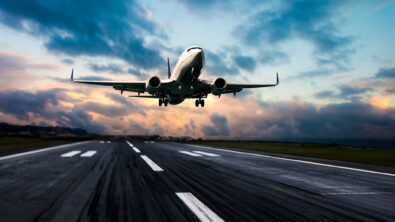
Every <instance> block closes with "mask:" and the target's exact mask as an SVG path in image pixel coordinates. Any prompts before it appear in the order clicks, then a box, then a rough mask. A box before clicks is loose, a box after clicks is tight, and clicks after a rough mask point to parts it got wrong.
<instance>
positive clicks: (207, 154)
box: [193, 151, 220, 157]
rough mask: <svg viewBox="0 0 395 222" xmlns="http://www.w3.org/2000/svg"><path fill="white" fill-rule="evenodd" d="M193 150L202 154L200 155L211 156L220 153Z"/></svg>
mask: <svg viewBox="0 0 395 222" xmlns="http://www.w3.org/2000/svg"><path fill="white" fill-rule="evenodd" d="M193 152H194V153H198V154H202V155H205V156H212V157H215V156H220V155H218V154H214V153H207V152H203V151H193Z"/></svg>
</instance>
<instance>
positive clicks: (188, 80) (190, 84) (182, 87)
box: [169, 46, 204, 104]
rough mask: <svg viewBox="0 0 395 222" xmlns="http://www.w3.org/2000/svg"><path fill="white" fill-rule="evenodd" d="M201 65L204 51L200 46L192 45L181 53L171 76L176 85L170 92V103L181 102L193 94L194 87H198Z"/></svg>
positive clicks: (202, 64)
mask: <svg viewBox="0 0 395 222" xmlns="http://www.w3.org/2000/svg"><path fill="white" fill-rule="evenodd" d="M203 66H204V51H203V49H202V48H200V47H198V46H192V47H189V48H188V49H186V50H185V51H184V52H183V53H182V54H181V56H180V58H179V59H178V62H177V64H176V66H175V68H174V70H173V73H172V76H171V80H173V81H174V82H176V84H177V87H175V88H174V89H172V90H171V92H170V97H169V103H170V104H178V103H181V102H182V101H183V100H184V99H185V98H187V97H190V96H192V95H194V89H195V88H196V87H198V85H197V84H198V83H197V80H198V78H199V76H200V73H201V70H202V69H203Z"/></svg>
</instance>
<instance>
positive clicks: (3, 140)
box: [0, 136, 89, 156]
mask: <svg viewBox="0 0 395 222" xmlns="http://www.w3.org/2000/svg"><path fill="white" fill-rule="evenodd" d="M88 139H89V138H85V137H59V138H56V137H55V138H41V137H30V136H29V137H28V136H2V137H0V156H5V155H9V154H13V153H19V152H24V151H30V150H35V149H40V148H45V147H51V146H57V145H62V144H67V143H74V142H79V141H85V140H88Z"/></svg>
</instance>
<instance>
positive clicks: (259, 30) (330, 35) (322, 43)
mask: <svg viewBox="0 0 395 222" xmlns="http://www.w3.org/2000/svg"><path fill="white" fill-rule="evenodd" d="M342 4H343V3H342V1H307V0H302V1H283V2H282V4H280V5H279V7H272V8H271V9H269V10H268V9H264V10H261V11H259V12H258V13H256V14H254V15H252V16H251V17H250V18H249V19H248V21H246V22H244V23H243V24H241V25H239V26H238V27H237V28H236V31H235V32H236V33H238V35H239V36H240V37H241V39H242V40H243V42H244V43H245V44H246V45H250V46H254V47H256V46H257V45H263V44H267V45H274V46H277V45H278V44H280V43H284V42H286V41H288V40H291V39H293V38H300V39H304V40H307V41H309V42H311V43H312V44H313V45H314V46H315V55H314V57H315V58H316V59H317V63H318V64H319V65H330V66H331V67H334V68H336V69H339V70H340V69H341V70H344V69H347V67H348V60H349V54H350V53H352V52H353V49H352V37H350V36H342V35H340V34H338V30H337V29H336V26H337V25H338V24H337V23H336V22H335V21H334V18H336V17H338V15H339V13H338V10H337V9H338V8H340V6H341V5H342Z"/></svg>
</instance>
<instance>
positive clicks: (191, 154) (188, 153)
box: [178, 150, 202, 156]
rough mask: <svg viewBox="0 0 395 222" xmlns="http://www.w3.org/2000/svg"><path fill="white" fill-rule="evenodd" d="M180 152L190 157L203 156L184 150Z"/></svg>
mask: <svg viewBox="0 0 395 222" xmlns="http://www.w3.org/2000/svg"><path fill="white" fill-rule="evenodd" d="M178 152H180V153H183V154H186V155H189V156H202V155H201V154H197V153H192V152H189V151H184V150H181V151H178Z"/></svg>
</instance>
